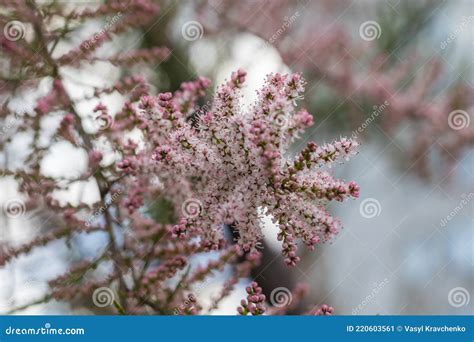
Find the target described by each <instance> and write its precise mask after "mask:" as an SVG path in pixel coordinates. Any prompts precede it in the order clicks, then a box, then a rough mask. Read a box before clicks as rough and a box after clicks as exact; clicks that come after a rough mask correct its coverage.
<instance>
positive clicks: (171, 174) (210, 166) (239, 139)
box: [137, 70, 359, 265]
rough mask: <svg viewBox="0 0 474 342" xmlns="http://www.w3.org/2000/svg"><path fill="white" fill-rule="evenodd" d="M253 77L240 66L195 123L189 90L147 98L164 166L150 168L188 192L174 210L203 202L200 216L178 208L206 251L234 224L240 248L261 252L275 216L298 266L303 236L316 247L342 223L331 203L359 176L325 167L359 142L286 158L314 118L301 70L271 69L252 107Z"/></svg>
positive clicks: (351, 191) (184, 231)
mask: <svg viewBox="0 0 474 342" xmlns="http://www.w3.org/2000/svg"><path fill="white" fill-rule="evenodd" d="M245 75H246V74H245V72H244V71H242V70H238V71H236V72H234V73H233V74H232V75H231V78H230V80H229V81H227V82H226V83H225V84H223V85H222V86H220V87H219V89H218V91H217V94H216V97H215V100H214V103H213V106H212V108H211V109H210V110H209V111H207V112H205V113H203V114H202V115H200V116H199V117H197V118H193V120H189V118H188V117H187V116H186V114H185V113H183V111H185V110H186V108H188V107H189V104H188V102H189V100H188V99H183V96H184V95H183V94H185V92H184V91H182V90H180V91H178V92H176V93H175V94H170V93H163V94H159V95H158V96H157V97H155V98H150V97H144V98H142V99H141V102H140V108H142V109H143V110H144V118H145V124H146V126H147V127H153V126H159V127H160V129H154V128H152V129H150V130H148V132H147V133H148V135H146V137H147V140H148V141H150V142H153V144H154V145H155V147H154V153H153V159H154V160H155V161H156V164H155V165H153V166H152V168H151V169H150V170H149V172H154V173H156V174H157V175H159V177H160V180H161V181H162V182H163V184H164V187H165V188H166V189H169V188H179V189H180V190H179V193H176V196H174V197H172V198H170V200H172V201H175V207H178V208H179V207H180V206H181V203H186V202H187V201H194V202H196V203H198V205H199V211H198V212H197V213H196V214H197V215H189V213H188V215H187V212H186V208H184V210H182V212H181V213H178V214H179V215H180V216H181V218H180V221H179V223H178V224H177V225H175V226H174V227H173V230H172V233H173V236H175V237H177V238H178V239H181V240H186V239H193V238H195V237H199V238H200V239H201V244H202V246H204V247H205V248H209V249H218V247H219V245H220V244H221V241H222V240H223V239H224V232H225V227H226V226H231V227H232V229H233V230H234V231H236V232H237V235H238V238H237V245H238V246H239V247H240V249H241V251H242V252H255V251H256V247H257V244H258V243H259V242H260V241H261V239H262V233H261V219H262V217H263V215H271V217H272V219H273V222H274V223H275V224H277V225H278V226H279V227H280V233H279V235H278V238H279V240H281V241H283V247H282V253H283V255H284V256H285V262H286V263H287V264H288V265H295V264H296V262H297V261H298V260H299V257H298V256H296V249H297V244H296V241H297V239H301V240H302V241H303V242H304V243H305V244H306V245H307V246H308V247H310V248H314V246H315V245H316V244H318V243H320V242H323V241H327V240H329V239H330V238H331V237H332V236H333V235H335V234H337V232H338V231H339V229H340V224H339V222H338V221H337V220H335V219H333V218H332V217H331V216H330V215H329V213H328V212H327V210H326V209H325V208H324V204H325V202H328V201H331V200H337V201H343V200H344V199H346V198H351V197H352V198H356V197H358V195H359V188H358V186H357V185H356V184H355V183H354V182H348V183H346V182H344V181H341V180H337V179H334V178H333V177H332V176H331V175H330V174H329V173H328V172H327V171H326V170H324V167H326V166H329V165H330V164H332V163H334V162H335V161H337V160H342V159H347V158H348V157H350V156H351V155H353V154H354V153H355V148H356V147H357V143H356V142H355V141H353V140H350V139H346V138H342V139H341V140H338V141H335V142H334V143H332V144H325V145H322V146H317V145H316V144H315V143H314V142H310V143H309V144H308V146H307V147H306V148H305V149H304V150H303V151H302V152H301V153H300V154H299V156H297V158H296V159H295V160H292V159H291V158H289V157H287V156H285V151H286V149H287V148H288V146H289V144H290V143H291V142H292V141H293V140H294V139H295V138H297V137H298V134H300V133H301V132H302V131H303V130H304V129H305V128H307V127H308V126H309V125H311V124H312V117H311V116H310V115H309V114H308V113H307V112H306V110H304V109H302V110H297V100H298V99H300V98H301V97H302V92H303V90H304V81H303V79H302V78H301V76H300V75H298V74H294V75H280V74H270V75H268V77H267V80H266V84H265V86H264V87H263V88H262V89H260V90H259V92H258V99H257V101H256V103H255V104H253V105H252V106H251V108H248V109H246V108H243V107H242V105H241V103H240V102H241V101H240V97H241V95H240V94H241V93H240V88H241V87H242V86H243V84H244V81H245ZM207 84H208V82H207V81H206V82H205V81H204V80H202V79H199V80H198V81H196V82H195V83H194V86H193V87H191V88H192V89H195V90H196V91H195V93H196V94H197V93H198V91H197V90H199V91H201V90H202V88H203V87H205V86H206V85H207ZM186 87H189V85H186ZM194 101H195V100H194ZM138 159H140V158H138ZM137 164H138V161H137ZM176 184H180V186H176Z"/></svg>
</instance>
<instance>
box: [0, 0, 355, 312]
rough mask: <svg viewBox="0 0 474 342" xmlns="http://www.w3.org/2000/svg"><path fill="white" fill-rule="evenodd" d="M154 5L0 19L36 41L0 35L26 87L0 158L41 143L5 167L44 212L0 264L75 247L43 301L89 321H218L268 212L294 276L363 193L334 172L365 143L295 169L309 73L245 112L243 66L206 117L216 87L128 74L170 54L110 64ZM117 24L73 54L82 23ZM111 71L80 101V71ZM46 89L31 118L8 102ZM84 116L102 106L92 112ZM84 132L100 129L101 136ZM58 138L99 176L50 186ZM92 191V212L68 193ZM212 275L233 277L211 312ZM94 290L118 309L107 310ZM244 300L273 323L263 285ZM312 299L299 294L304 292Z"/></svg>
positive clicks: (312, 148)
mask: <svg viewBox="0 0 474 342" xmlns="http://www.w3.org/2000/svg"><path fill="white" fill-rule="evenodd" d="M158 10H159V9H158V7H157V6H156V5H155V4H154V2H153V1H149V0H140V1H133V2H123V1H108V2H106V3H104V4H102V5H99V6H95V7H93V6H85V7H84V8H83V9H82V10H77V9H74V8H71V7H70V6H66V5H64V4H63V3H61V2H53V3H51V4H48V5H46V4H35V3H34V1H25V2H24V3H23V1H18V2H12V3H11V4H9V5H8V6H7V10H6V12H7V14H6V15H3V14H2V16H0V24H4V22H5V21H6V20H9V19H13V18H15V19H16V20H18V21H21V22H22V23H24V28H25V30H28V32H24V33H25V39H19V40H13V39H11V37H8V36H6V33H5V35H4V36H1V37H0V44H1V45H2V51H4V52H5V53H4V54H2V56H0V58H1V59H2V62H3V61H4V60H5V61H6V62H7V63H8V65H9V68H10V69H11V70H10V71H11V75H13V76H14V77H13V76H12V79H9V80H6V81H5V80H3V79H2V82H4V83H2V84H1V85H0V95H2V96H0V98H1V99H2V106H1V107H0V114H1V118H2V119H4V120H5V121H7V120H8V119H10V118H11V117H14V118H15V124H14V125H11V126H9V129H8V130H5V134H4V135H2V139H3V138H5V139H4V140H2V141H1V144H0V147H1V148H2V152H5V151H7V150H8V148H10V147H11V145H13V144H14V141H13V139H14V138H15V136H18V135H19V134H17V133H23V134H30V135H31V143H30V145H29V146H30V147H29V149H28V151H27V152H26V153H25V154H27V156H26V157H25V158H23V159H21V158H22V157H21V156H18V158H20V159H21V160H17V161H16V164H15V165H22V168H21V169H15V168H14V167H11V166H10V165H8V164H5V165H3V166H2V170H0V171H1V172H0V174H2V175H6V176H11V177H12V178H14V179H15V181H17V182H18V183H19V190H20V192H21V193H22V196H23V197H22V198H26V199H25V201H24V203H23V202H21V204H23V206H22V208H21V209H23V210H21V211H19V215H21V214H22V213H23V212H30V211H33V210H34V211H35V212H40V213H44V216H45V217H48V219H47V220H46V222H47V225H46V224H44V226H45V227H43V229H42V230H41V232H40V233H39V235H38V236H35V237H34V238H32V239H31V241H28V242H26V243H23V244H20V245H9V246H2V248H1V250H0V267H3V266H5V265H6V264H7V263H14V262H15V259H16V258H18V257H21V256H24V255H27V254H30V253H31V252H33V251H34V250H36V249H38V248H42V247H44V246H47V245H49V244H51V243H55V242H64V245H65V246H66V247H68V248H70V249H71V258H70V260H71V265H70V267H69V269H68V271H66V272H65V273H64V274H61V275H57V276H55V277H53V278H51V279H48V284H49V287H50V291H49V292H48V293H47V294H46V295H45V296H44V297H43V298H40V299H39V300H37V301H35V302H34V303H32V305H33V304H39V303H43V302H48V301H50V300H52V299H54V300H58V301H66V302H70V303H74V304H77V303H80V305H82V306H85V307H88V308H89V309H90V310H97V308H100V309H101V310H107V309H106V308H105V306H106V305H105V304H107V303H109V302H110V303H113V304H114V305H113V306H112V305H111V306H110V308H109V310H115V309H117V310H118V311H119V312H120V313H122V314H173V313H178V314H198V313H201V312H205V311H206V310H207V311H211V310H214V309H216V308H217V307H218V306H219V303H220V302H221V300H222V299H223V298H225V297H226V296H228V295H229V294H230V293H231V291H233V290H234V288H235V286H236V284H238V283H239V281H241V280H242V279H248V278H249V277H250V276H251V270H252V269H253V268H255V267H256V266H257V265H258V264H259V263H260V261H261V257H262V251H261V250H259V249H258V246H260V245H261V243H262V239H263V235H262V222H261V221H262V218H263V217H264V216H270V217H271V219H272V221H273V223H274V224H275V225H277V226H278V229H279V233H278V234H277V236H275V237H274V238H277V239H279V240H280V241H281V242H282V255H283V256H284V260H285V262H286V264H288V265H289V266H293V265H295V264H296V263H297V262H298V261H299V260H300V257H299V256H298V255H297V252H298V251H297V248H298V241H302V242H303V243H304V244H305V245H306V246H308V248H310V249H313V248H314V247H315V246H316V245H317V244H319V243H322V242H325V241H327V240H329V239H330V238H331V237H333V236H334V235H335V234H337V233H338V231H339V229H340V223H339V221H338V220H337V219H334V218H333V217H332V216H330V214H329V213H328V211H327V209H326V207H325V206H326V204H327V203H328V202H329V201H332V200H336V201H343V200H345V199H347V198H356V197H357V196H358V195H359V188H358V186H357V185H356V184H355V183H354V182H345V181H342V180H338V179H335V178H333V177H332V176H331V174H330V173H329V167H330V166H331V165H333V164H334V163H336V162H339V161H342V160H344V159H347V158H349V157H350V156H351V155H353V154H354V153H355V148H356V147H357V143H356V142H355V141H353V140H351V139H345V138H342V139H340V140H338V141H335V142H333V143H331V144H324V145H321V146H318V145H316V144H315V143H313V142H311V143H309V144H308V145H307V146H306V147H305V148H304V149H303V150H302V151H301V152H300V153H299V154H298V155H297V156H296V157H294V158H293V157H291V156H290V155H289V153H288V151H289V147H290V145H291V143H292V142H293V141H294V140H295V139H297V138H299V136H300V135H301V133H302V132H303V131H304V130H305V129H306V128H308V127H309V126H310V125H311V124H312V123H313V118H312V116H311V115H310V114H309V113H308V112H307V111H306V110H305V109H302V108H298V101H299V100H301V99H302V97H303V91H304V87H305V81H304V80H303V78H302V76H301V75H300V74H291V75H281V74H270V75H268V77H267V79H266V82H265V85H264V86H263V87H262V89H260V90H259V91H258V98H257V100H256V102H255V103H254V104H253V105H252V106H250V107H249V108H246V107H244V106H243V105H242V103H241V102H242V101H241V96H242V92H241V88H242V87H243V86H244V84H245V80H246V72H245V71H243V70H237V71H236V72H234V73H232V75H231V76H230V79H229V80H228V81H226V82H225V83H224V84H222V85H221V86H219V87H218V89H217V92H216V94H215V96H214V99H213V100H209V101H207V103H212V105H210V106H207V105H205V106H202V103H203V101H204V100H205V98H206V97H207V96H208V95H209V94H208V93H209V91H208V88H209V86H210V81H209V80H208V79H206V78H204V77H200V78H197V79H196V80H193V81H188V82H184V83H182V85H181V87H180V88H179V89H178V90H176V91H174V92H161V93H158V94H157V95H156V94H152V90H151V89H150V87H149V86H148V84H147V82H146V81H145V77H144V76H143V75H135V74H131V73H133V72H135V71H136V69H133V68H132V67H133V66H135V65H136V64H146V63H152V64H153V65H155V66H156V65H157V64H159V63H160V62H162V61H163V60H164V59H166V58H168V57H169V56H170V54H169V51H168V49H167V48H165V47H158V48H156V47H155V48H151V49H145V50H143V49H137V50H134V51H130V52H126V53H113V52H112V53H109V52H110V51H114V49H113V48H112V46H111V45H107V44H108V43H109V42H110V41H112V40H113V39H114V38H115V36H117V35H119V34H122V33H125V32H126V31H127V30H129V29H130V28H137V27H140V26H141V25H146V23H147V22H149V21H150V20H151V19H152V18H153V17H154V16H155V15H156V13H157V12H158ZM111 16H112V17H113V18H114V19H113V20H112V21H110V22H108V23H107V24H106V25H105V26H104V28H103V29H101V30H100V31H99V33H98V34H96V35H93V36H92V37H89V38H86V39H85V40H84V41H82V42H81V43H80V44H78V46H75V47H70V46H69V45H68V44H67V43H68V42H70V41H71V40H73V38H74V37H75V36H74V35H75V34H77V33H78V31H80V30H81V28H82V25H84V24H85V23H87V22H89V21H100V20H103V19H104V17H109V18H110V17H111ZM59 19H60V20H59ZM5 32H6V31H5ZM26 33H28V34H26ZM58 46H61V49H58V48H57V47H58ZM68 46H69V48H67V47H68ZM104 46H105V47H110V49H102V47H104ZM104 50H107V51H104ZM105 52H108V53H105ZM102 63H106V64H107V65H109V66H113V67H117V68H119V70H120V71H121V73H120V75H123V77H121V76H120V77H121V78H119V79H117V80H116V81H115V82H114V83H112V84H109V85H105V86H103V87H93V88H94V89H92V91H90V92H88V95H87V96H84V97H83V98H81V97H78V96H73V94H71V88H70V86H71V84H72V83H73V82H74V80H71V79H69V78H68V76H67V75H68V71H69V72H70V71H71V70H75V71H81V70H82V68H86V67H94V66H95V67H97V65H102ZM2 65H3V63H2ZM2 72H3V70H2ZM40 82H43V83H42V85H45V89H46V92H45V93H39V94H38V96H36V97H34V100H35V101H36V102H35V105H34V106H33V108H32V109H31V110H28V111H26V112H25V113H17V112H16V111H15V110H14V109H13V106H12V104H11V102H10V101H11V100H18V95H19V94H17V90H18V89H20V90H22V91H23V90H27V91H30V92H34V91H35V89H36V88H38V87H39V84H40ZM2 86H3V87H2ZM73 89H74V88H73ZM22 95H23V94H20V96H22ZM35 95H36V93H35ZM74 95H75V94H74ZM110 95H114V96H117V97H119V98H120V99H121V100H122V101H123V103H122V104H121V105H120V106H118V108H119V109H117V107H113V106H111V105H110V103H108V102H107V97H109V96H110ZM114 104H115V103H114ZM84 105H89V107H90V110H88V111H80V109H81V108H83V107H84ZM86 107H87V106H86ZM50 119H59V120H57V123H58V124H57V125H56V126H54V125H53V128H52V129H51V131H48V132H45V129H44V128H45V126H47V127H51V124H48V125H46V124H45V123H47V122H48V123H49V122H50V121H48V120H50ZM86 122H88V123H90V122H93V123H94V129H90V125H87V124H86ZM131 133H134V134H131ZM56 143H64V144H67V145H68V146H70V147H71V148H74V149H76V150H79V151H81V152H83V154H84V156H85V159H86V161H87V163H88V164H87V167H85V169H84V170H82V171H80V172H79V174H77V175H68V177H67V179H63V178H58V177H53V176H48V175H46V173H45V172H44V171H45V170H43V168H42V165H43V161H44V159H45V157H46V156H48V152H50V151H51V149H52V148H53V147H54V146H55V144H56ZM7 159H8V158H5V160H7ZM2 160H3V159H2ZM85 181H90V182H91V183H92V184H93V185H95V186H96V188H97V190H98V191H97V193H98V198H97V200H96V202H95V203H93V204H88V203H85V201H83V200H82V199H80V201H79V203H76V202H74V201H72V200H70V199H69V198H67V199H66V200H64V198H63V199H61V200H60V199H59V198H58V193H61V192H63V193H64V192H67V191H69V190H71V188H73V187H74V186H76V185H80V184H83V183H84V182H85ZM10 216H12V215H10ZM16 216H18V215H16ZM8 219H15V218H13V217H9V218H8ZM2 229H3V227H2ZM79 235H81V236H84V235H88V236H91V237H92V238H94V237H96V238H97V240H98V241H104V239H105V241H106V243H105V244H104V245H103V246H102V249H100V250H98V251H97V253H96V254H94V255H93V256H92V258H90V256H89V258H87V259H85V258H83V257H82V255H83V254H82V253H77V251H76V250H75V248H79V247H77V246H76V245H75V244H74V242H75V238H76V237H77V236H79ZM230 236H232V237H233V238H232V237H230ZM203 255H204V256H206V258H200V257H201V256H203ZM203 259H204V260H205V261H204V262H202V260H203ZM216 274H221V275H223V276H224V275H227V276H228V277H227V279H225V280H224V281H223V286H222V290H221V291H220V292H219V293H218V295H216V296H215V297H213V298H212V302H211V304H210V305H209V306H208V307H206V306H205V305H203V304H201V302H202V301H201V300H200V298H199V297H198V294H199V293H198V290H199V286H200V285H202V284H203V283H204V282H205V281H207V280H209V279H210V278H212V277H213V276H215V275H216ZM229 274H230V276H229ZM98 289H100V290H105V293H106V294H107V295H108V296H109V297H110V296H112V297H113V298H110V299H111V300H110V301H109V300H107V301H105V304H104V303H102V302H98V301H97V300H96V298H95V291H96V290H98ZM247 292H248V295H249V296H248V298H247V301H246V302H245V303H242V308H241V309H240V310H239V312H240V311H241V312H240V313H241V314H245V313H251V314H253V315H260V314H263V313H264V312H265V310H266V309H265V308H266V307H267V306H266V305H265V304H264V302H265V296H264V295H263V294H262V289H261V288H260V287H258V286H257V285H256V283H252V284H251V286H250V287H249V289H248V290H247ZM302 293H303V292H302V291H300V290H298V291H297V292H296V294H295V297H300V294H302ZM91 298H92V301H91ZM96 303H99V305H97V304H96ZM92 304H94V305H95V307H94V306H93V305H92ZM27 306H28V305H26V306H25V307H27ZM22 308H24V307H20V308H16V309H22ZM267 308H268V309H269V312H272V308H271V307H267ZM326 311H327V312H329V311H328V310H326V309H325V312H326ZM111 312H112V311H111ZM279 312H281V310H280V311H279Z"/></svg>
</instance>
